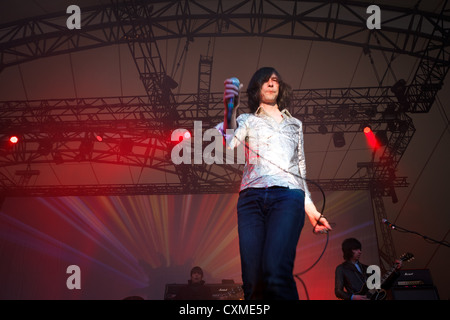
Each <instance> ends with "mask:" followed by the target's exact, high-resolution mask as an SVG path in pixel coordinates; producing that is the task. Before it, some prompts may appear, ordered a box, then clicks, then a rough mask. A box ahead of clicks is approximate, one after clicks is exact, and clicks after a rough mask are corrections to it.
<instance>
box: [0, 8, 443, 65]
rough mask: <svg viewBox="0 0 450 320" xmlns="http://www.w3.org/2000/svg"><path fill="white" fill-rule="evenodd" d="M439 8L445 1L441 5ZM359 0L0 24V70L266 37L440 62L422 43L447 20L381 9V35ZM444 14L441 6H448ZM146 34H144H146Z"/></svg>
mask: <svg viewBox="0 0 450 320" xmlns="http://www.w3.org/2000/svg"><path fill="white" fill-rule="evenodd" d="M443 6H444V9H445V7H446V3H445V4H444V5H443ZM367 7H368V3H367V2H362V1H328V0H326V1H325V0H323V1H301V2H300V1H273V0H272V1H270V0H242V1H222V0H218V1H182V0H178V1H156V0H152V1H137V0H136V1H112V4H111V5H99V6H91V7H82V8H81V13H82V15H81V24H82V26H81V29H79V30H68V29H67V27H66V19H67V18H68V15H67V14H66V13H65V11H64V12H58V13H53V14H47V15H43V16H38V17H32V18H29V19H24V20H21V21H15V22H12V23H6V24H2V25H0V48H1V50H0V70H1V69H3V68H5V67H8V66H11V65H15V64H19V63H23V62H26V61H30V60H33V59H37V58H41V57H49V56H53V55H58V54H65V53H68V52H73V51H75V50H86V49H91V48H97V47H101V46H109V45H111V43H129V42H142V43H154V42H157V41H159V40H166V39H179V38H186V39H193V38H196V37H254V36H258V37H272V38H285V39H291V40H315V41H327V42H334V43H339V44H344V45H352V46H359V47H363V48H364V49H365V50H383V51H387V52H393V53H396V54H405V55H411V56H414V57H418V58H422V57H424V58H426V59H428V60H430V61H434V62H436V63H447V62H448V60H445V56H439V55H437V56H436V55H428V53H429V52H426V51H424V46H423V45H424V43H425V44H426V43H428V41H430V40H431V41H433V42H435V43H439V44H442V43H446V45H447V46H448V34H447V33H446V30H445V29H448V23H449V21H450V18H449V17H448V16H445V15H441V14H435V13H431V12H427V11H424V10H421V9H420V7H418V6H414V7H412V8H409V9H407V8H404V7H395V6H390V5H385V6H383V7H382V8H381V9H382V11H383V16H385V17H389V19H385V20H383V24H382V32H379V31H377V30H376V29H375V30H372V31H371V32H369V33H368V32H367V27H366V19H367V18H368V16H369V15H368V14H367V13H366V9H367ZM447 10H448V8H447ZM148 30H151V31H152V32H151V33H148V32H146V31H148Z"/></svg>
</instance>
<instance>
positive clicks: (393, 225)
mask: <svg viewBox="0 0 450 320" xmlns="http://www.w3.org/2000/svg"><path fill="white" fill-rule="evenodd" d="M381 222H383V223H384V224H385V225H387V226H388V227H389V228H391V229H396V228H397V226H396V225H395V224H392V223H390V222H389V221H387V220H386V219H381Z"/></svg>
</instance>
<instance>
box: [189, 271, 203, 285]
mask: <svg viewBox="0 0 450 320" xmlns="http://www.w3.org/2000/svg"><path fill="white" fill-rule="evenodd" d="M202 278H203V277H202V274H201V273H200V272H196V271H194V272H193V273H192V274H191V282H192V283H199V282H200V281H202Z"/></svg>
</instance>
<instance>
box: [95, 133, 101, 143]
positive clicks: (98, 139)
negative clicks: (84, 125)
mask: <svg viewBox="0 0 450 320" xmlns="http://www.w3.org/2000/svg"><path fill="white" fill-rule="evenodd" d="M95 139H97V141H98V142H102V141H103V137H102V136H101V135H99V134H97V135H96V136H95Z"/></svg>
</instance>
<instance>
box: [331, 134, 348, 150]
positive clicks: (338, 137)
mask: <svg viewBox="0 0 450 320" xmlns="http://www.w3.org/2000/svg"><path fill="white" fill-rule="evenodd" d="M333 142H334V146H335V147H336V148H342V147H343V146H345V137H344V133H343V132H335V133H333Z"/></svg>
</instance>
